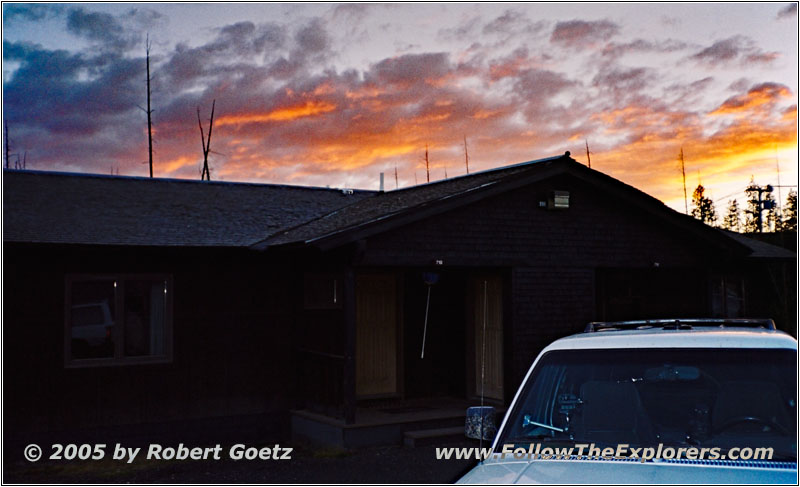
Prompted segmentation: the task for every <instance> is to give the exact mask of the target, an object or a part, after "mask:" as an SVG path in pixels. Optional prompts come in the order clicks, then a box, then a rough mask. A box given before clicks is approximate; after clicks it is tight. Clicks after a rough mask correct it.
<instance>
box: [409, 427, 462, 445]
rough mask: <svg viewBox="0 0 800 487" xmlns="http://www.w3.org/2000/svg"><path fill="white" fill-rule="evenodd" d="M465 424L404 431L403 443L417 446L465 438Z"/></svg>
mask: <svg viewBox="0 0 800 487" xmlns="http://www.w3.org/2000/svg"><path fill="white" fill-rule="evenodd" d="M464 438H466V436H464V426H453V427H450V428H435V429H427V430H415V431H406V432H405V433H403V444H404V445H405V446H407V447H410V448H414V447H417V446H425V445H434V444H442V443H448V442H451V441H458V440H463V439H464Z"/></svg>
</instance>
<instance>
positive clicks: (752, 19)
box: [2, 2, 798, 216]
mask: <svg viewBox="0 0 800 487" xmlns="http://www.w3.org/2000/svg"><path fill="white" fill-rule="evenodd" d="M2 25H3V52H2V54H3V68H2V72H3V100H2V108H3V114H2V115H3V120H4V121H5V122H6V123H7V125H8V133H9V149H10V152H11V153H12V160H13V157H14V156H13V154H23V155H24V157H25V158H26V167H27V168H28V169H37V170H54V171H69V172H85V173H100V174H109V173H114V174H116V173H119V174H120V175H131V176H147V175H148V172H149V170H148V164H147V160H148V149H147V147H148V142H147V117H146V114H145V111H144V109H143V108H142V107H145V106H146V103H147V99H146V63H145V52H146V48H145V45H146V39H147V38H148V36H149V40H150V43H151V48H150V63H151V81H152V108H153V133H154V141H155V146H154V147H155V152H154V174H155V176H156V177H169V178H189V179H200V174H201V169H202V161H203V151H202V146H201V144H202V143H201V135H200V129H199V127H198V109H199V111H200V117H201V120H202V124H203V126H204V130H205V131H206V132H207V131H208V125H209V118H210V113H211V107H212V102H214V103H215V113H214V122H213V132H212V138H211V147H210V149H211V153H210V155H209V165H210V168H211V178H212V179H213V180H225V181H248V182H264V183H282V184H301V185H312V186H330V187H348V188H365V189H377V188H378V184H379V174H380V173H381V172H384V173H385V174H386V189H388V190H391V189H394V188H395V187H400V188H403V187H408V186H412V185H415V184H421V183H424V182H425V181H426V180H427V173H426V169H425V151H426V148H427V150H428V154H429V156H428V159H429V163H430V179H431V181H435V180H440V179H443V178H445V177H455V176H460V175H463V174H465V173H466V170H467V163H466V160H465V140H466V147H467V153H468V155H469V170H470V171H471V172H475V171H479V170H485V169H490V168H495V167H501V166H505V165H509V164H515V163H519V162H523V161H529V160H534V159H540V158H545V157H551V156H555V155H559V154H563V153H564V152H565V151H570V152H571V154H572V156H573V158H575V159H576V160H578V161H579V162H582V163H588V161H587V155H586V145H587V144H588V146H589V150H590V157H591V165H592V168H593V169H597V170H599V171H602V172H604V173H606V174H608V175H610V176H612V177H615V178H617V179H620V180H622V181H623V182H625V183H627V184H630V185H633V186H635V187H637V188H639V189H640V190H642V191H645V192H646V193H648V194H650V195H652V196H654V197H656V198H658V199H660V200H662V201H663V202H665V203H666V204H668V205H669V206H671V207H672V208H675V209H676V210H678V211H684V203H685V201H684V191H683V182H682V173H681V165H680V162H679V154H680V152H681V150H682V151H683V155H684V163H685V173H686V186H687V190H688V193H689V198H691V193H692V190H693V189H694V188H695V187H696V186H697V184H699V183H702V184H703V186H704V187H705V188H706V195H707V196H710V197H711V198H712V199H713V200H714V201H715V204H716V206H717V211H718V213H720V216H722V214H723V213H724V209H725V207H727V204H728V201H729V200H730V199H732V198H737V199H738V200H739V202H740V205H741V204H742V203H743V201H744V195H743V191H744V188H745V187H746V186H747V185H748V184H749V182H750V180H751V178H753V180H754V181H755V182H756V183H757V184H762V185H765V184H773V185H776V184H778V183H780V184H781V185H782V186H785V187H784V188H776V192H775V196H776V197H777V196H779V195H782V199H784V200H785V197H786V194H787V193H788V191H789V190H790V188H789V186H792V185H797V167H798V149H797V147H798V146H797V99H798V95H797V93H798V91H797V90H798V65H797V64H798V52H797V39H798V19H797V4H795V3H764V2H760V3H580V4H578V3H545V4H539V3H509V4H500V3H480V4H470V3H458V4H435V3H414V4H402V3H384V4H366V3H338V4H321V3H314V4H304V3H293V4H281V3H261V4H214V3H204V4H185V3H184V4H177V3H154V4H148V3H112V4H96V3H85V4H25V3H4V4H3V19H2ZM395 171H396V174H397V178H395Z"/></svg>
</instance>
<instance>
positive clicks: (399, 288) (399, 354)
mask: <svg viewBox="0 0 800 487" xmlns="http://www.w3.org/2000/svg"><path fill="white" fill-rule="evenodd" d="M363 275H381V276H393V277H394V279H395V361H396V363H395V392H393V393H387V394H366V395H360V394H358V391H357V390H356V401H361V400H368V399H391V398H399V399H402V398H404V397H405V360H404V357H403V350H404V334H403V332H404V327H403V322H404V321H403V320H404V316H405V314H404V309H403V303H404V296H405V292H404V289H403V285H404V279H403V272H401V271H400V270H396V269H387V268H380V267H375V268H372V267H365V268H358V270H357V271H356V276H355V281H356V286H357V285H358V277H359V276H363ZM356 296H358V289H356ZM356 299H357V298H356ZM356 320H358V317H356ZM357 333H358V322H357V321H356V334H357ZM356 347H358V343H356ZM357 354H358V351H356V356H357ZM356 374H358V363H357V362H356Z"/></svg>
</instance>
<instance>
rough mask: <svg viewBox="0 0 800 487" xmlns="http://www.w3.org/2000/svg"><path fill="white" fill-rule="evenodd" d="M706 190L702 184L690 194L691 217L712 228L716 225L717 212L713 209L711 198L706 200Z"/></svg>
mask: <svg viewBox="0 0 800 487" xmlns="http://www.w3.org/2000/svg"><path fill="white" fill-rule="evenodd" d="M705 190H706V188H704V187H703V185H702V184H698V185H697V188H695V190H694V193H692V206H693V208H692V216H693V217H695V218H697V219H698V220H700V221H701V222H703V223H705V224H706V225H711V226H714V225H716V224H717V210H716V209H714V202H713V201H711V198H707V197H706V196H705V195H704V194H703V193H705Z"/></svg>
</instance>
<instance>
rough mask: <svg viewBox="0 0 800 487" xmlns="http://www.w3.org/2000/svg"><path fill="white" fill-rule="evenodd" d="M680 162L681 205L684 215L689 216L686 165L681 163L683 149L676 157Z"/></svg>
mask: <svg viewBox="0 0 800 487" xmlns="http://www.w3.org/2000/svg"><path fill="white" fill-rule="evenodd" d="M678 157H679V158H680V161H681V174H682V175H683V205H684V207H685V208H684V210H685V213H686V214H687V215H688V214H689V198H688V196H687V195H686V163H685V162H684V161H683V147H681V153H680V154H679V156H678Z"/></svg>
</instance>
